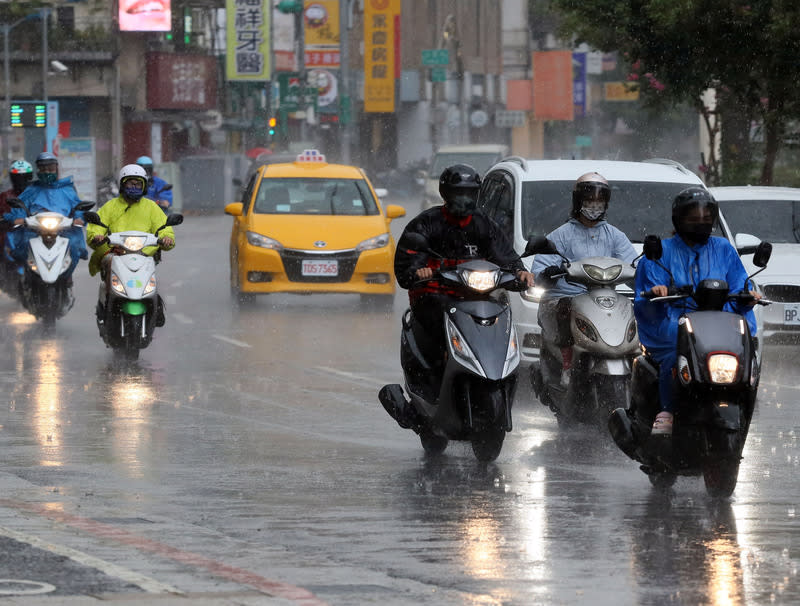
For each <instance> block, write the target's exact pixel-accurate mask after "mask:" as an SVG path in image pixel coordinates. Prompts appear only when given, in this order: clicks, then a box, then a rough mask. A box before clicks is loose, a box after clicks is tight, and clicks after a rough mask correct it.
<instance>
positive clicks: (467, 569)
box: [0, 206, 800, 606]
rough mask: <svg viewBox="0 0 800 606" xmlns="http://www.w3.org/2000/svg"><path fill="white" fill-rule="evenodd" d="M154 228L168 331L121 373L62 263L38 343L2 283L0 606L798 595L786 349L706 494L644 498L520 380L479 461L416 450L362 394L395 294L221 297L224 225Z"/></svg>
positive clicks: (84, 287)
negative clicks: (727, 472) (712, 492)
mask: <svg viewBox="0 0 800 606" xmlns="http://www.w3.org/2000/svg"><path fill="white" fill-rule="evenodd" d="M409 210H410V211H411V212H414V211H415V210H416V209H415V208H414V207H413V206H412V207H410V209H409ZM402 225H403V223H402V222H401V223H398V224H397V225H396V226H395V229H394V230H393V231H395V233H396V234H399V231H400V229H401V228H402ZM176 232H177V235H178V238H179V243H178V247H177V248H176V249H175V250H174V251H172V252H170V253H166V254H165V255H164V257H165V262H164V263H162V264H161V265H160V266H159V275H160V278H161V281H160V285H161V288H162V294H163V295H165V296H166V298H167V302H168V313H167V325H166V326H165V327H164V328H163V329H161V330H160V332H158V333H157V335H156V337H155V339H154V341H153V343H152V345H151V346H150V347H149V348H148V349H147V350H145V351H143V352H142V355H141V360H140V361H139V362H138V363H134V364H123V363H120V362H116V361H114V360H113V359H112V356H111V354H110V351H109V350H106V349H105V348H104V347H103V346H102V344H101V342H100V339H99V337H98V336H97V331H96V328H95V326H94V319H93V315H92V310H93V306H94V295H95V292H96V286H95V284H94V282H93V281H92V279H90V278H89V277H88V272H87V271H86V267H85V265H82V266H81V267H80V268H79V273H78V275H77V277H76V284H77V287H78V288H77V290H78V292H77V301H76V305H75V308H74V309H73V310H72V311H71V312H70V313H69V315H68V316H67V317H66V318H65V319H63V320H61V321H59V323H58V325H57V327H56V330H55V332H54V333H45V332H43V331H42V329H41V327H40V326H39V325H37V324H35V323H34V322H33V320H32V318H31V317H30V316H28V315H26V314H24V313H21V312H19V311H18V309H17V307H16V306H15V304H14V303H13V302H12V301H10V300H9V299H7V298H6V297H4V296H3V295H0V313H1V314H3V316H4V317H6V318H7V319H8V321H7V322H6V323H5V324H4V325H3V326H2V327H0V343H2V344H3V345H2V349H1V350H0V381H2V385H3V396H2V398H3V399H2V401H0V425H2V427H1V428H0V453H2V454H0V461H1V462H2V467H0V597H2V596H4V595H19V594H22V593H24V592H33V591H41V592H45V591H47V592H49V593H46V594H44V595H61V596H70V595H98V594H130V595H134V596H135V595H140V596H141V599H142V602H147V601H149V599H148V596H149V595H151V594H153V593H165V592H173V593H193V594H197V593H204V594H210V595H220V596H222V595H228V594H235V593H237V592H256V593H257V592H261V593H264V594H267V595H272V596H278V597H279V598H281V603H284V602H285V603H289V604H325V603H327V604H331V605H352V604H378V603H380V604H429V605H434V604H435V605H443V604H444V605H450V604H452V605H462V604H463V605H481V606H487V605H492V606H493V605H501V604H502V605H516V606H525V605H529V604H615V605H617V604H623V605H624V604H663V603H672V604H714V605H722V604H768V603H775V604H796V603H798V601H800V586H798V579H797V566H798V561H800V527H799V525H798V517H797V512H796V508H798V509H800V503H798V501H800V485H798V482H797V473H798V467H800V452H798V444H797V431H798V416H797V414H796V407H797V405H798V404H797V402H798V395H800V378H798V372H797V369H796V365H795V362H794V360H795V359H796V354H797V350H796V349H792V348H789V347H780V348H773V349H772V350H768V351H767V354H766V359H765V364H764V378H763V381H762V387H761V393H760V397H759V404H758V406H757V409H756V413H755V417H754V420H753V424H752V427H751V433H750V437H749V439H748V443H747V446H746V449H745V458H744V461H743V463H742V467H741V472H740V478H739V485H738V487H737V490H736V492H735V494H734V497H733V498H731V499H730V500H726V501H721V502H720V501H712V500H709V499H708V498H707V497H706V496H705V491H704V488H703V484H702V480H701V479H699V478H688V479H683V478H682V479H679V480H678V482H677V483H676V485H675V488H674V490H673V491H672V492H671V493H669V494H666V495H662V494H659V493H656V492H654V491H653V490H652V489H651V487H650V484H649V482H648V480H647V478H646V477H645V476H644V474H642V473H641V472H640V471H638V468H637V465H636V464H635V463H634V462H633V461H631V460H629V459H627V458H626V457H625V456H624V455H623V454H622V453H620V452H619V451H618V450H617V449H616V448H615V447H613V446H611V444H610V438H609V437H608V436H607V435H605V434H602V433H599V432H598V433H594V432H592V431H585V430H583V431H581V430H571V431H569V432H564V431H559V429H558V427H557V425H556V423H555V420H554V419H553V418H552V416H551V414H550V413H549V411H548V410H547V409H545V408H544V407H542V406H541V405H539V404H538V403H537V402H536V401H535V399H533V397H532V396H531V393H530V390H529V389H528V388H527V385H525V382H524V381H523V382H522V384H523V386H522V388H521V389H520V391H519V392H518V398H517V403H516V408H515V411H514V421H515V430H514V432H513V433H512V434H510V435H509V437H508V438H507V440H506V445H505V447H504V449H503V452H502V454H501V455H500V457H499V458H498V460H497V461H496V462H495V463H493V464H490V465H485V466H481V465H479V464H478V463H476V462H475V460H474V457H473V455H472V452H471V449H470V448H469V446H466V445H463V446H462V445H459V444H454V445H451V446H450V447H448V450H447V452H446V456H445V457H443V458H442V459H441V460H437V461H434V462H431V461H426V460H425V458H424V457H423V456H422V449H421V447H420V445H419V441H418V440H417V439H416V437H415V436H414V434H412V433H410V432H408V431H406V430H402V429H400V428H399V427H397V426H396V425H395V424H394V421H392V420H391V419H390V418H389V417H388V415H386V413H385V412H384V411H383V409H382V408H381V406H380V404H378V401H377V395H376V394H377V390H378V389H379V388H380V386H382V385H383V384H384V383H387V382H398V381H399V380H400V370H399V363H398V336H399V320H400V314H401V312H402V310H403V308H404V303H405V295H404V293H398V296H397V298H396V300H395V306H394V310H393V311H392V312H381V311H375V310H371V309H368V308H364V307H362V306H361V305H360V302H359V299H358V297H355V296H315V297H300V296H272V297H266V298H261V299H259V300H258V301H257V302H256V304H255V305H254V306H252V307H250V308H246V309H243V310H240V311H237V310H236V309H234V308H233V307H232V306H231V304H230V300H229V295H228V288H227V276H228V269H227V240H228V233H229V219H228V218H225V217H188V218H187V220H186V222H185V223H184V225H182V226H181V227H180V228H178V229H177V230H176ZM9 580H11V581H13V582H11V581H9ZM22 581H26V583H22ZM44 584H46V585H44ZM32 599H33V598H30V600H32ZM27 603H33V602H32V601H31V602H27ZM237 603H238V602H237Z"/></svg>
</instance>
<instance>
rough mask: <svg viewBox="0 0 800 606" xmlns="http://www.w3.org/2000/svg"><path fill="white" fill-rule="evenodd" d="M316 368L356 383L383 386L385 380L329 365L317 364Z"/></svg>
mask: <svg viewBox="0 0 800 606" xmlns="http://www.w3.org/2000/svg"><path fill="white" fill-rule="evenodd" d="M316 368H317V370H321V371H322V372H326V373H328V374H332V375H336V376H337V377H340V378H343V379H347V380H349V381H352V382H354V383H357V384H358V385H363V384H364V383H369V384H371V385H375V386H376V387H383V386H384V385H386V383H387V382H386V381H378V380H376V379H374V378H372V377H368V376H366V375H359V374H356V373H354V372H347V371H346V370H339V369H338V368H331V367H330V366H317V367H316Z"/></svg>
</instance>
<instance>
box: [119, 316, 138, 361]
mask: <svg viewBox="0 0 800 606" xmlns="http://www.w3.org/2000/svg"><path fill="white" fill-rule="evenodd" d="M122 322H123V325H124V327H125V336H124V337H123V338H122V343H121V344H120V346H119V347H117V348H116V351H117V352H118V353H119V354H120V355H122V357H123V358H125V359H126V360H138V359H139V341H140V339H141V336H140V335H141V334H142V325H143V324H142V323H143V322H144V316H129V315H127V314H126V315H124V316H123V318H122Z"/></svg>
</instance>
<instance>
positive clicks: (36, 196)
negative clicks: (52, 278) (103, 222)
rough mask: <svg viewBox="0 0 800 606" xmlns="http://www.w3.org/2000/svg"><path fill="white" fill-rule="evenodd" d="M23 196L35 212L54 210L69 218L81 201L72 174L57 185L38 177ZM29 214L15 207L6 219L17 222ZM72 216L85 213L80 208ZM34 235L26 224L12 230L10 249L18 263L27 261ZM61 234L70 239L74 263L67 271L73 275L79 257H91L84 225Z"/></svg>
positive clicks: (32, 211)
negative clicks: (47, 183) (48, 183)
mask: <svg viewBox="0 0 800 606" xmlns="http://www.w3.org/2000/svg"><path fill="white" fill-rule="evenodd" d="M19 199H20V200H22V201H23V202H24V203H25V205H26V206H27V207H28V211H29V212H30V214H31V215H35V214H36V213H38V212H42V211H50V212H56V213H60V214H62V215H64V216H67V217H68V216H70V213H72V209H73V208H75V206H76V205H77V204H78V203H80V201H81V200H80V198H79V197H78V192H77V191H75V186H74V185H73V183H72V177H64V178H63V179H59V180H58V181H56V182H55V183H54V184H53V185H45V184H43V183H42V182H41V181H38V180H37V181H34V182H33V183H31V184H30V185H29V186H28V187H27V188H26V189H25V191H24V192H22V193H21V194H20V196H19ZM25 216H26V215H25V211H24V210H22V209H21V208H12V209H11V211H10V212H7V213H6V214H5V215H3V218H4V219H6V220H7V221H14V220H15V219H20V218H24V217H25ZM72 217H73V218H74V219H83V212H81V211H76V212H75V213H74V214H73V215H72ZM34 235H35V234H34V233H33V232H32V231H31V230H29V229H26V228H25V227H20V228H17V229H13V230H11V231H10V232H9V233H8V236H7V242H8V247H9V251H10V253H11V256H12V257H13V258H14V259H15V260H16V261H17V262H18V263H21V264H23V263H25V259H26V257H27V254H28V242H29V241H30V239H31V238H32V237H33V236H34ZM61 235H62V236H64V237H65V238H67V239H69V252H70V255H71V256H72V265H71V266H70V268H69V270H68V271H67V275H71V274H72V272H73V271H74V270H75V266H76V265H77V264H78V260H79V259H87V258H88V257H89V253H88V252H87V250H86V243H85V242H84V237H83V230H82V229H81V228H80V227H77V226H73V227H71V228H69V229H67V230H65V231H63V232H62V233H61Z"/></svg>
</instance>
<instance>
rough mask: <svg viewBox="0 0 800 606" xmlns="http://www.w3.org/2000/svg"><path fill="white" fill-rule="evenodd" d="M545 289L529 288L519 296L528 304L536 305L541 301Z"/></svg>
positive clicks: (539, 287) (538, 287)
mask: <svg viewBox="0 0 800 606" xmlns="http://www.w3.org/2000/svg"><path fill="white" fill-rule="evenodd" d="M544 291H545V289H544V288H542V287H541V286H531V287H530V288H526V289H525V290H523V291H522V292H521V293H519V294H520V296H521V297H522V298H523V299H525V300H526V301H528V303H538V302H539V301H541V299H542V296H543V295H544Z"/></svg>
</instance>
